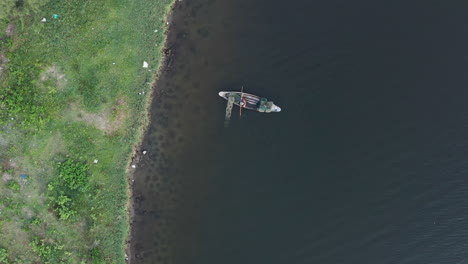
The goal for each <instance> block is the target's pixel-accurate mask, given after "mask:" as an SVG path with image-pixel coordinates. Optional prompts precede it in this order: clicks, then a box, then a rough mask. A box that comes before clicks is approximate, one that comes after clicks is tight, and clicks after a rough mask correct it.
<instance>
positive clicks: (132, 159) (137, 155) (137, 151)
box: [124, 0, 179, 263]
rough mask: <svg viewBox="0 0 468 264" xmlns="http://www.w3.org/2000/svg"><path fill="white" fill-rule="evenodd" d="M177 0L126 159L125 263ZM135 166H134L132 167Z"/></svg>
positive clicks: (129, 257) (128, 258) (129, 255)
mask: <svg viewBox="0 0 468 264" xmlns="http://www.w3.org/2000/svg"><path fill="white" fill-rule="evenodd" d="M178 2H179V1H177V0H173V2H172V4H170V6H169V10H168V11H167V13H166V14H165V19H164V21H165V22H166V24H165V27H164V41H163V43H164V44H163V45H162V46H161V47H160V49H159V53H160V54H161V58H162V60H161V61H160V62H159V65H158V69H157V70H156V73H155V74H154V77H153V81H152V83H151V85H150V86H151V88H150V90H149V92H148V95H147V96H146V98H145V99H146V102H145V106H144V109H145V110H144V112H145V113H144V119H143V120H142V122H143V124H142V125H141V127H140V128H139V129H138V132H139V134H138V135H137V136H136V141H137V142H135V143H134V144H133V146H132V151H131V153H130V154H129V156H128V159H127V167H126V171H125V174H126V180H127V196H128V201H127V204H126V211H127V220H128V222H127V223H128V233H127V236H126V239H125V241H124V244H125V246H124V247H125V248H124V252H125V261H126V262H127V263H132V260H133V258H132V240H133V237H132V228H133V220H134V217H135V199H134V198H135V197H134V185H133V183H134V181H135V169H136V168H137V167H138V166H137V165H138V163H139V161H140V160H141V158H142V155H145V154H143V150H142V144H143V139H144V137H145V135H146V133H147V131H148V128H149V126H150V118H149V117H150V114H151V113H150V109H151V106H152V104H153V103H154V100H155V98H154V93H155V91H156V89H157V86H158V83H159V81H160V80H161V75H162V74H163V72H164V71H165V70H166V68H167V66H168V65H167V62H168V59H169V58H170V57H171V54H166V52H165V51H166V50H167V47H168V36H169V33H170V27H171V26H172V19H173V15H174V12H175V9H176V7H177V4H178ZM132 166H135V167H132Z"/></svg>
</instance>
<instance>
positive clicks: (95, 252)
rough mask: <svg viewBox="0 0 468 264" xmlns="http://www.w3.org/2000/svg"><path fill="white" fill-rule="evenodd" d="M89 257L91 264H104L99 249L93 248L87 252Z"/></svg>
mask: <svg viewBox="0 0 468 264" xmlns="http://www.w3.org/2000/svg"><path fill="white" fill-rule="evenodd" d="M89 257H90V259H91V263H92V264H106V261H105V260H104V258H103V257H102V254H101V251H100V250H99V248H97V247H95V248H93V249H91V250H90V251H89Z"/></svg>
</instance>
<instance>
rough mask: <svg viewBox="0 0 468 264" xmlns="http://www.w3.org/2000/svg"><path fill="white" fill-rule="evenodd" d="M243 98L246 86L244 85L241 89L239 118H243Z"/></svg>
mask: <svg viewBox="0 0 468 264" xmlns="http://www.w3.org/2000/svg"><path fill="white" fill-rule="evenodd" d="M242 97H244V86H243V85H242V88H241V97H240V101H239V117H242V107H243V106H242Z"/></svg>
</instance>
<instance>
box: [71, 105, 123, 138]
mask: <svg viewBox="0 0 468 264" xmlns="http://www.w3.org/2000/svg"><path fill="white" fill-rule="evenodd" d="M126 108H127V106H126V104H125V100H124V99H122V98H121V99H119V100H118V101H117V104H116V105H115V106H114V107H112V108H111V109H107V110H104V111H103V112H101V113H89V112H86V111H84V110H83V109H80V108H79V107H78V106H77V105H76V104H72V105H71V111H72V112H74V113H76V116H75V120H79V121H84V122H85V123H87V124H89V125H93V126H94V127H96V128H97V129H99V130H101V131H103V132H105V133H106V134H112V133H113V132H115V131H117V130H118V129H119V128H121V127H122V125H123V124H124V122H125V120H126V119H127V111H125V109H126Z"/></svg>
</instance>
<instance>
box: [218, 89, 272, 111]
mask: <svg viewBox="0 0 468 264" xmlns="http://www.w3.org/2000/svg"><path fill="white" fill-rule="evenodd" d="M218 94H219V96H221V97H222V98H224V99H226V100H228V99H229V96H230V95H238V96H239V97H240V96H241V94H242V99H244V100H245V101H244V102H245V105H243V106H242V108H245V109H249V110H253V111H257V112H260V111H259V110H258V106H259V104H260V100H261V99H262V98H261V97H260V96H256V95H253V94H249V93H241V92H237V91H222V92H219V93H218ZM234 104H235V105H237V106H239V107H241V106H240V100H235V101H234ZM271 112H281V108H280V107H279V106H277V105H275V104H273V106H272V107H271Z"/></svg>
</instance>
